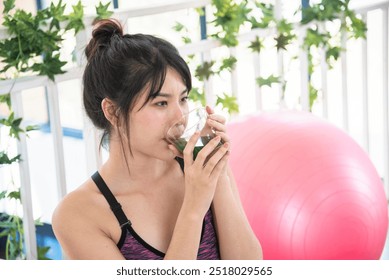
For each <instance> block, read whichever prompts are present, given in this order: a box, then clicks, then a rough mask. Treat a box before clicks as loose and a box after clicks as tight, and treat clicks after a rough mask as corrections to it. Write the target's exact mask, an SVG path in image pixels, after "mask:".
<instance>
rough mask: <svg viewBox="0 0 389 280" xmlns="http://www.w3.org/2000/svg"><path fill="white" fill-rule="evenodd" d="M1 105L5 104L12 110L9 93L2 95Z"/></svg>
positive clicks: (0, 96) (0, 98)
mask: <svg viewBox="0 0 389 280" xmlns="http://www.w3.org/2000/svg"><path fill="white" fill-rule="evenodd" d="M0 103H5V104H6V105H7V107H8V108H11V95H10V94H9V93H7V94H3V95H0Z"/></svg>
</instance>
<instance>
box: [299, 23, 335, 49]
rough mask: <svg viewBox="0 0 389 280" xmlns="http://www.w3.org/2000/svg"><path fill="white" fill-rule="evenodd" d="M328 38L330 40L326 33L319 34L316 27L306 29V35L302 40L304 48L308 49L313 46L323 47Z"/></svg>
mask: <svg viewBox="0 0 389 280" xmlns="http://www.w3.org/2000/svg"><path fill="white" fill-rule="evenodd" d="M329 38H330V34H329V33H328V32H327V33H320V32H319V31H318V30H317V27H316V29H313V28H308V30H307V35H306V37H305V39H304V46H308V47H310V46H315V47H319V46H323V45H325V44H326V43H327V41H328V40H329Z"/></svg>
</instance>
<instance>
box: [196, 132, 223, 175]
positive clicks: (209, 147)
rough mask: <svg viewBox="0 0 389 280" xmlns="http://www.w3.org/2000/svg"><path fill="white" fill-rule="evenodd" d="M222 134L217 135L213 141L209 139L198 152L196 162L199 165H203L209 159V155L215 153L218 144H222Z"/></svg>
mask: <svg viewBox="0 0 389 280" xmlns="http://www.w3.org/2000/svg"><path fill="white" fill-rule="evenodd" d="M220 140H221V137H220V136H216V137H215V138H213V139H212V140H211V141H209V142H208V143H207V144H206V145H205V146H204V147H203V148H202V149H201V151H200V152H199V153H198V154H197V157H196V160H195V163H194V164H196V165H197V166H198V167H201V168H202V167H203V166H204V165H205V163H206V161H207V159H208V157H209V156H210V155H211V154H212V153H213V151H214V150H215V149H216V147H217V146H218V145H220Z"/></svg>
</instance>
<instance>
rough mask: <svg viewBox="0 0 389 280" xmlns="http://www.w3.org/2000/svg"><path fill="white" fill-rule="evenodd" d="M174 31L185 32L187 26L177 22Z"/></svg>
mask: <svg viewBox="0 0 389 280" xmlns="http://www.w3.org/2000/svg"><path fill="white" fill-rule="evenodd" d="M173 30H174V31H176V32H181V31H183V30H186V28H185V25H183V24H182V23H180V22H178V21H176V24H175V25H174V26H173Z"/></svg>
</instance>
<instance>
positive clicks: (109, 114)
mask: <svg viewBox="0 0 389 280" xmlns="http://www.w3.org/2000/svg"><path fill="white" fill-rule="evenodd" d="M101 109H102V110H103V112H104V116H105V118H106V119H107V120H108V121H109V122H110V123H111V125H112V126H114V127H115V126H117V124H118V116H117V108H116V106H115V104H114V103H113V102H112V100H110V99H109V98H104V99H103V101H101Z"/></svg>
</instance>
